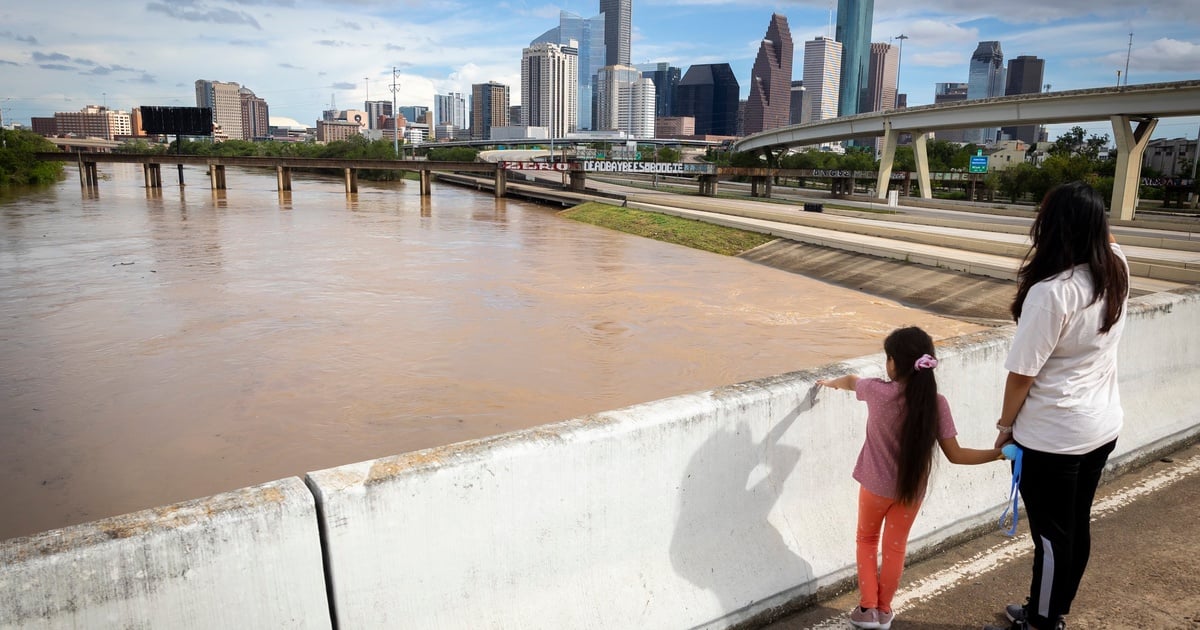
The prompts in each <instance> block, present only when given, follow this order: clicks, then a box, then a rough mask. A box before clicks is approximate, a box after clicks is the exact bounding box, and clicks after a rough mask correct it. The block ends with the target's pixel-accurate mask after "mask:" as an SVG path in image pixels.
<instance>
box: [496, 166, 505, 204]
mask: <svg viewBox="0 0 1200 630" xmlns="http://www.w3.org/2000/svg"><path fill="white" fill-rule="evenodd" d="M495 192H496V196H497V197H504V196H507V195H508V171H506V170H504V169H502V168H500V167H496V191H495Z"/></svg>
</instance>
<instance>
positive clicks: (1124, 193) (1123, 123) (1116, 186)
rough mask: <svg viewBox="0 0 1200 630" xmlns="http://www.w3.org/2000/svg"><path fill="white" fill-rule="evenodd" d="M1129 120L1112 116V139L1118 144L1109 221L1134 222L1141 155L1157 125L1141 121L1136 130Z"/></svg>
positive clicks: (1152, 120)
mask: <svg viewBox="0 0 1200 630" xmlns="http://www.w3.org/2000/svg"><path fill="white" fill-rule="evenodd" d="M1130 121H1131V118H1130V117H1129V116H1113V117H1112V126H1113V136H1114V138H1115V141H1116V144H1117V170H1116V173H1114V174H1113V175H1114V176H1113V196H1112V207H1111V208H1110V209H1109V217H1110V218H1112V219H1124V220H1126V221H1128V220H1130V219H1133V214H1134V210H1135V209H1136V208H1137V198H1138V185H1139V184H1140V183H1141V180H1142V154H1144V153H1145V152H1146V143H1147V142H1149V141H1150V134H1151V133H1153V132H1154V128H1155V127H1156V126H1157V125H1158V119H1157V118H1142V119H1140V120H1138V121H1137V128H1136V129H1134V128H1132V127H1130V125H1129V123H1130Z"/></svg>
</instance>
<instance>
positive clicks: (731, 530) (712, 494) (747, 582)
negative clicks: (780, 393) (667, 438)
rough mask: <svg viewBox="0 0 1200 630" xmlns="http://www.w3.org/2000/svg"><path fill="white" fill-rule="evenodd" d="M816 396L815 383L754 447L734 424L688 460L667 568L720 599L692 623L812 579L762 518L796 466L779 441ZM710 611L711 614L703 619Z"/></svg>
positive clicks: (744, 428) (793, 452) (794, 453)
mask: <svg viewBox="0 0 1200 630" xmlns="http://www.w3.org/2000/svg"><path fill="white" fill-rule="evenodd" d="M816 395H817V387H816V386H815V385H814V386H813V388H812V389H810V390H809V392H808V395H807V396H806V397H805V399H804V400H803V401H802V402H801V403H800V404H799V405H798V406H797V407H796V408H795V409H792V410H791V411H790V412H788V413H787V415H785V416H784V417H783V418H781V419H780V420H779V421H778V422H776V423H775V426H774V427H773V428H772V429H771V431H770V432H769V433H768V434H767V436H766V437H765V438H763V440H762V441H761V442H757V443H756V442H754V441H753V439H752V438H751V435H750V427H749V426H748V425H747V424H746V423H745V422H739V423H738V425H737V427H736V428H735V429H734V430H732V431H731V430H728V429H721V430H718V431H715V432H714V433H713V434H712V435H711V436H710V437H709V438H708V439H707V440H705V441H704V444H703V445H701V447H700V449H699V450H697V451H696V453H695V454H694V455H692V458H691V460H690V461H689V462H688V466H687V471H686V475H685V476H684V479H683V481H682V483H681V484H680V488H679V495H678V496H679V502H680V505H679V522H678V524H677V525H676V528H675V535H674V537H673V538H672V540H671V564H672V566H673V567H674V568H675V571H676V572H677V573H678V574H679V575H680V576H682V577H684V578H686V579H687V580H688V581H690V582H691V583H693V584H695V585H696V586H699V587H701V588H704V589H706V590H708V591H711V592H712V593H713V594H714V595H715V596H716V597H717V599H718V600H719V601H720V609H719V610H703V611H701V610H693V613H694V614H696V615H704V616H703V617H701V618H700V619H693V621H698V622H699V624H700V625H704V624H708V623H711V622H714V621H718V620H721V619H726V618H729V617H731V616H732V615H733V614H734V613H737V612H738V611H741V610H743V609H745V608H747V607H749V606H753V605H754V604H755V603H757V602H759V601H761V600H763V599H764V598H766V597H770V596H772V595H776V594H779V593H783V592H785V591H788V590H790V589H793V588H796V587H797V586H800V585H802V584H805V583H807V582H808V581H810V580H811V579H812V567H811V565H810V564H809V563H808V562H807V561H805V560H804V559H803V558H801V557H800V556H798V555H796V553H795V552H794V551H793V550H792V548H791V547H790V546H789V545H788V544H787V542H786V540H785V539H784V535H783V534H781V533H780V530H779V529H777V527H776V524H773V523H772V522H771V521H770V520H769V519H768V517H769V516H770V514H771V510H772V509H773V508H774V506H775V503H776V502H777V501H778V500H779V497H780V489H781V486H782V484H783V482H784V480H786V479H787V477H788V476H789V475H790V474H791V473H792V471H793V470H794V469H795V468H796V465H797V464H798V463H799V462H800V450H799V449H797V448H796V447H794V446H788V445H785V444H780V443H779V440H780V438H781V437H782V436H783V434H784V433H786V432H787V429H788V428H789V427H790V426H791V425H792V424H793V423H794V422H795V421H796V419H797V418H799V417H800V415H801V414H803V413H805V412H806V411H808V410H809V409H811V408H812V405H813V403H814V402H815V400H816ZM778 520H779V519H778V518H777V521H778ZM784 527H786V525H784ZM788 535H789V536H791V532H788ZM778 603H779V604H782V603H783V602H778ZM681 604H684V608H685V609H687V608H693V607H692V606H689V605H687V603H685V602H681ZM695 604H697V605H701V604H702V602H700V601H696V602H695ZM710 613H716V614H715V615H713V616H711V617H708V616H707V615H708V614H710ZM740 620H741V619H738V620H737V621H740ZM731 621H732V620H731Z"/></svg>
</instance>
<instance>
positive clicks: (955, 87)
mask: <svg viewBox="0 0 1200 630" xmlns="http://www.w3.org/2000/svg"><path fill="white" fill-rule="evenodd" d="M965 100H967V84H966V83H938V84H936V85H935V86H934V90H933V103H934V104H935V105H938V104H941V103H960V102H962V101H965ZM966 134H967V130H966V129H944V130H942V131H939V132H937V139H938V140H944V141H946V142H966Z"/></svg>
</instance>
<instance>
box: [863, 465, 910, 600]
mask: <svg viewBox="0 0 1200 630" xmlns="http://www.w3.org/2000/svg"><path fill="white" fill-rule="evenodd" d="M920 509H921V503H920V502H919V501H918V502H917V503H916V504H913V505H904V504H901V503H899V502H897V501H896V500H895V499H888V498H884V497H881V496H879V495H877V494H874V493H872V492H871V491H869V490H867V489H866V488H863V487H861V486H860V487H859V490H858V535H857V536H856V537H855V540H856V542H857V547H858V549H857V553H856V560H857V562H858V590H859V593H860V594H859V598H860V599H859V606H862V607H863V608H875V609H878V610H879V611H881V612H885V613H889V612H892V597H893V596H894V595H895V594H896V589H897V588H899V587H900V574H901V573H903V572H904V552H905V548H906V547H907V546H908V531H909V530H910V529H912V524H913V521H915V520H916V518H917V511H918V510H920ZM881 533H882V539H883V562H882V563H880V562H879V541H880V538H881V536H880V534H881Z"/></svg>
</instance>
